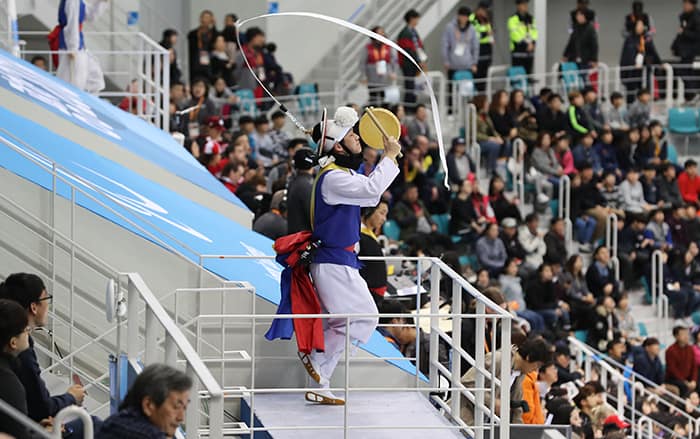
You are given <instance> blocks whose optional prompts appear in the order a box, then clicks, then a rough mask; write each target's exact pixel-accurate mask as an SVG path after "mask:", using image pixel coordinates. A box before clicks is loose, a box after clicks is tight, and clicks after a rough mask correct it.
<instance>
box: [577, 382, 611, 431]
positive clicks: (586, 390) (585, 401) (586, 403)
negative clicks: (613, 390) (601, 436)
mask: <svg viewBox="0 0 700 439" xmlns="http://www.w3.org/2000/svg"><path fill="white" fill-rule="evenodd" d="M574 403H575V404H576V406H577V407H578V408H579V409H580V410H581V421H582V427H583V431H584V432H585V437H586V438H588V437H591V438H592V437H594V436H593V429H594V424H593V416H594V415H593V412H594V410H595V409H596V408H597V407H599V406H601V405H603V404H605V388H604V387H603V386H602V385H600V383H599V382H598V381H589V382H587V383H586V384H585V385H584V386H583V387H581V389H579V393H578V394H577V395H576V396H575V397H574Z"/></svg>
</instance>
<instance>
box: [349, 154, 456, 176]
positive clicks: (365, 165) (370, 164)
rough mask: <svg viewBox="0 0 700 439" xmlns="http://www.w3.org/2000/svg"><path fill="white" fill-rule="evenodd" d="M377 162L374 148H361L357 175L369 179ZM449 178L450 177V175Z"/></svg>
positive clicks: (377, 157)
mask: <svg viewBox="0 0 700 439" xmlns="http://www.w3.org/2000/svg"><path fill="white" fill-rule="evenodd" d="M378 160H379V152H378V151H377V150H376V149H374V148H369V147H366V148H363V149H362V164H361V165H360V167H359V168H357V173H358V174H362V175H364V176H366V177H369V174H371V173H372V171H374V168H376V167H377V162H378ZM450 177H452V176H451V175H450Z"/></svg>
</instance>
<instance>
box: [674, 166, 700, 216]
mask: <svg viewBox="0 0 700 439" xmlns="http://www.w3.org/2000/svg"><path fill="white" fill-rule="evenodd" d="M684 167H685V170H684V171H683V172H681V174H680V175H679V176H678V189H679V190H680V192H681V197H683V201H685V202H686V203H690V204H692V205H694V206H696V207H697V206H700V204H699V203H698V195H699V194H700V176H699V175H698V163H697V162H696V161H695V160H692V159H690V160H687V161H686V162H685V166H684Z"/></svg>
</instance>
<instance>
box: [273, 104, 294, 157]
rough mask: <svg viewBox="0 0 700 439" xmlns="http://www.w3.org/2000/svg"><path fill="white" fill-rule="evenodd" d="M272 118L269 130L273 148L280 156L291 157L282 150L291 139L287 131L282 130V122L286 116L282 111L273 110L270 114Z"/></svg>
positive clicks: (283, 122)
mask: <svg viewBox="0 0 700 439" xmlns="http://www.w3.org/2000/svg"><path fill="white" fill-rule="evenodd" d="M270 118H271V120H272V128H271V129H270V131H269V134H270V137H271V138H272V143H273V145H274V146H273V150H274V151H277V153H278V154H280V156H281V157H282V158H285V159H290V158H292V157H291V156H289V155H288V154H285V153H284V150H285V149H286V148H287V145H289V141H290V140H291V139H292V138H291V136H290V135H289V133H288V132H287V131H285V130H284V124H285V122H286V118H285V115H284V113H282V112H281V111H275V112H274V113H272V116H270Z"/></svg>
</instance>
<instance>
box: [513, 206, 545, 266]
mask: <svg viewBox="0 0 700 439" xmlns="http://www.w3.org/2000/svg"><path fill="white" fill-rule="evenodd" d="M539 224H540V220H539V217H538V216H537V214H536V213H531V214H529V215H528V216H526V217H525V224H524V225H523V226H521V227H520V230H519V231H518V238H519V240H520V245H522V247H523V249H524V250H525V261H524V262H525V265H526V266H527V268H528V269H529V270H530V271H534V270H537V269H539V268H540V266H541V265H542V262H543V260H544V255H545V253H546V252H547V245H546V244H545V243H544V239H543V234H542V233H541V232H540V231H539V229H538V228H539Z"/></svg>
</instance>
